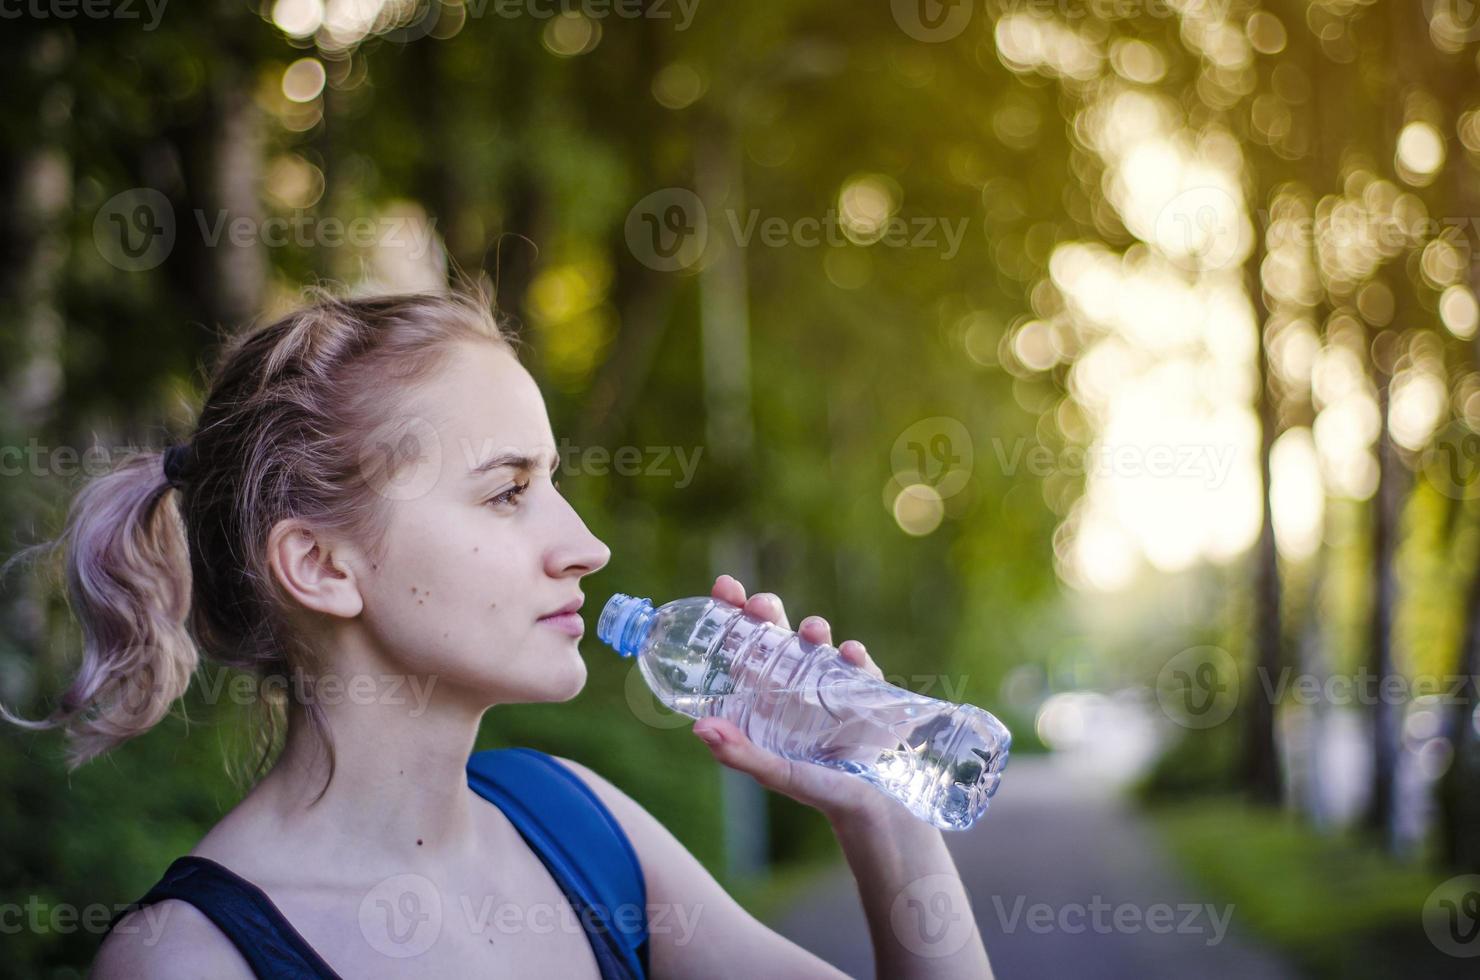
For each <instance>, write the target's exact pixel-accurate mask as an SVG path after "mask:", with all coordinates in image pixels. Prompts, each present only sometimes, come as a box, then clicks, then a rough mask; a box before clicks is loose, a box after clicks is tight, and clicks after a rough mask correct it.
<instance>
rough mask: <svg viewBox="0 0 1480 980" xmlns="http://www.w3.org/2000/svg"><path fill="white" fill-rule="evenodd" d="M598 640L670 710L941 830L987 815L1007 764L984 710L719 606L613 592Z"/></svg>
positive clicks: (999, 733)
mask: <svg viewBox="0 0 1480 980" xmlns="http://www.w3.org/2000/svg"><path fill="white" fill-rule="evenodd" d="M596 635H597V636H598V637H599V638H600V639H601V640H602V642H604V643H606V644H608V645H610V646H611V647H612V648H613V649H615V650H616V651H617V652H618V653H620V654H621V655H622V656H624V657H632V656H636V657H637V662H638V666H639V668H640V669H641V671H642V675H643V677H644V678H645V679H646V680H647V683H648V687H650V688H652V690H653V693H654V694H655V695H657V697H658V699H659V700H661V701H662V702H663V703H664V704H666V705H667V706H668V707H669V708H671V709H672V710H674V711H676V712H679V713H680V714H684V715H688V716H689V717H691V718H706V717H709V716H718V717H721V718H726V719H728V720H730V721H731V722H734V723H735V725H736V726H738V727H739V728H740V730H741V731H743V732H745V734H746V735H747V736H748V737H749V738H750V740H751V741H752V742H754V743H755V744H757V745H759V746H760V747H761V748H763V749H766V750H768V751H770V752H774V753H775V754H777V755H780V756H782V757H784V758H787V759H793V760H797V761H801V762H812V763H816V764H817V765H822V766H828V767H830V768H833V769H840V770H842V771H843V772H847V773H851V774H853V775H855V776H859V777H861V778H863V779H866V780H868V781H869V782H870V783H873V784H874V785H875V786H876V787H878V788H879V789H880V790H882V791H883V792H885V793H887V794H889V795H890V796H892V797H894V798H895V799H897V800H898V801H899V802H900V803H903V804H904V805H905V806H906V807H907V808H908V809H909V810H910V812H912V813H914V814H915V815H916V816H917V817H919V818H920V819H921V820H925V821H927V822H929V823H931V824H933V825H935V826H936V827H939V828H940V829H942V830H965V829H966V828H967V827H970V826H971V825H972V824H973V823H974V822H975V821H976V819H977V818H978V817H980V816H981V815H982V813H983V812H985V811H986V808H987V802H988V801H989V800H990V799H991V797H992V794H993V793H994V792H996V790H997V784H998V782H999V781H1000V780H1001V778H1002V769H1003V767H1004V766H1006V764H1007V754H1008V749H1009V748H1010V747H1011V745H1012V736H1011V734H1009V733H1008V731H1007V729H1006V728H1005V727H1003V725H1002V723H1001V722H1000V721H998V720H997V719H996V718H994V717H993V716H992V715H991V714H989V713H987V712H986V711H983V710H982V709H981V708H977V707H973V706H972V705H969V704H952V703H951V702H949V701H939V700H936V699H935V698H927V697H925V696H923V695H920V694H915V693H913V692H911V691H907V690H905V689H903V688H900V687H895V686H894V685H893V684H888V683H886V682H884V681H881V680H878V679H877V678H875V677H873V676H872V675H870V674H869V673H868V672H867V671H865V670H864V669H863V668H861V667H856V666H854V665H853V664H851V663H849V662H848V661H846V660H844V659H843V657H842V655H841V654H840V653H838V650H837V648H836V647H833V646H830V645H828V644H819V643H810V642H808V641H806V640H804V639H802V638H801V637H800V636H799V635H797V634H796V633H795V632H793V631H791V630H787V629H783V628H781V627H780V626H777V625H776V624H774V623H766V622H762V621H760V620H758V619H755V618H753V617H751V616H747V615H745V614H744V613H743V612H742V611H741V610H740V609H739V608H737V607H736V606H733V605H731V604H730V603H727V602H724V601H722V600H719V599H714V598H710V597H707V596H704V597H695V598H691V599H675V600H674V601H672V602H669V603H667V604H665V605H663V606H661V607H658V608H656V609H655V608H654V607H653V604H652V602H651V601H650V600H648V599H641V598H636V597H633V596H628V595H622V594H620V593H619V594H617V595H614V596H612V597H611V599H610V600H608V601H607V604H606V607H605V608H604V609H602V611H601V617H600V619H599V620H598V622H597V625H596Z"/></svg>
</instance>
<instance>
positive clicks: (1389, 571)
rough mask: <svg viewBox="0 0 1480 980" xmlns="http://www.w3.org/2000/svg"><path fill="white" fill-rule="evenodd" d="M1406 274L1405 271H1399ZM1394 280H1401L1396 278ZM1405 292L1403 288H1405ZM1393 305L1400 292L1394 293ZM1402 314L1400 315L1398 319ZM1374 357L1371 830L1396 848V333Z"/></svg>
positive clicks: (1399, 471) (1377, 346) (1378, 340)
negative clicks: (1392, 415) (1392, 682)
mask: <svg viewBox="0 0 1480 980" xmlns="http://www.w3.org/2000/svg"><path fill="white" fill-rule="evenodd" d="M1398 272H1401V267H1399V268H1398ZM1394 278H1401V275H1396V276H1394ZM1400 288H1401V284H1400ZM1393 302H1394V303H1396V302H1397V293H1396V292H1395V293H1394V300H1393ZM1396 316H1397V314H1395V318H1396ZM1370 336H1371V344H1370V345H1369V350H1370V351H1371V353H1372V356H1371V358H1369V360H1368V368H1369V371H1370V372H1371V380H1372V384H1373V387H1374V388H1375V389H1376V391H1377V416H1378V419H1379V420H1380V421H1379V430H1378V434H1377V491H1376V493H1374V494H1373V496H1372V528H1371V531H1372V594H1371V595H1372V599H1371V601H1372V606H1371V615H1370V620H1369V623H1368V662H1367V667H1368V670H1369V672H1370V673H1371V674H1372V675H1373V676H1374V677H1375V683H1376V684H1377V691H1376V695H1377V696H1375V697H1373V698H1372V796H1371V802H1370V804H1369V806H1368V810H1367V820H1366V824H1367V828H1368V829H1369V830H1371V831H1372V832H1374V833H1376V834H1377V835H1379V836H1380V838H1381V839H1382V841H1383V844H1384V846H1387V847H1391V846H1393V844H1394V843H1395V841H1394V839H1393V830H1394V826H1393V819H1394V816H1395V815H1396V814H1395V806H1394V802H1395V801H1394V789H1395V778H1396V776H1397V766H1398V719H1399V706H1398V705H1396V704H1390V703H1388V701H1387V699H1386V697H1385V696H1384V695H1383V690H1384V689H1385V687H1386V684H1385V681H1386V678H1388V677H1390V676H1392V675H1393V674H1394V673H1395V672H1396V669H1397V668H1396V665H1395V664H1394V662H1393V608H1394V605H1395V604H1396V602H1397V579H1396V574H1395V571H1394V568H1393V559H1394V555H1395V553H1396V551H1397V529H1398V516H1399V510H1400V507H1401V504H1402V499H1403V489H1402V485H1401V481H1402V477H1403V467H1402V463H1401V462H1400V461H1399V459H1398V453H1397V447H1395V446H1394V445H1393V437H1392V432H1391V431H1390V429H1389V428H1388V425H1389V418H1388V415H1389V411H1390V409H1391V404H1392V380H1393V377H1392V372H1393V364H1392V361H1391V358H1392V356H1393V348H1394V347H1395V346H1396V338H1395V336H1394V334H1393V332H1392V331H1389V330H1385V329H1382V328H1378V329H1375V330H1372V331H1370Z"/></svg>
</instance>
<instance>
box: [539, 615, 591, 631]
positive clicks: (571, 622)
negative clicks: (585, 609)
mask: <svg viewBox="0 0 1480 980" xmlns="http://www.w3.org/2000/svg"><path fill="white" fill-rule="evenodd" d="M537 622H540V623H543V624H544V625H546V626H553V627H554V628H555V629H558V630H559V631H560V632H562V633H565V634H567V635H569V636H580V635H581V634H583V633H585V632H586V623H585V621H584V620H582V619H581V614H580V613H573V612H571V613H561V614H560V615H558V616H545V617H542V618H541V619H539V620H537Z"/></svg>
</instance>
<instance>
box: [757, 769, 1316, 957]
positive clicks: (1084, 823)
mask: <svg viewBox="0 0 1480 980" xmlns="http://www.w3.org/2000/svg"><path fill="white" fill-rule="evenodd" d="M946 840H947V842H948V843H949V845H950V848H951V853H952V854H953V856H954V857H955V859H956V866H957V867H958V868H959V869H960V871H961V875H962V878H963V880H964V881H965V883H966V888H967V892H968V894H969V895H970V897H971V905H972V909H973V911H974V912H975V914H976V919H977V923H978V926H979V927H980V929H981V930H982V935H983V937H984V938H985V940H986V943H987V952H988V954H989V955H990V957H991V960H992V967H993V970H994V971H995V973H996V975H997V977H998V978H999V980H1020V978H1039V977H1042V978H1052V980H1061V978H1062V980H1073V978H1079V977H1091V978H1125V980H1146V978H1159V977H1167V978H1183V977H1187V978H1197V980H1205V978H1221V977H1228V978H1236V980H1265V978H1271V980H1283V978H1293V977H1295V976H1296V974H1295V973H1294V972H1292V970H1291V968H1290V967H1288V966H1287V965H1285V964H1284V963H1283V962H1282V961H1281V960H1279V959H1278V958H1277V957H1275V956H1274V955H1273V954H1272V953H1270V952H1269V951H1268V950H1267V949H1265V948H1263V947H1260V946H1258V945H1256V944H1254V943H1253V942H1252V941H1251V940H1250V939H1249V937H1248V931H1247V929H1246V928H1244V927H1243V924H1242V923H1241V922H1240V918H1239V914H1238V910H1237V908H1233V909H1230V908H1228V907H1227V906H1220V905H1212V904H1210V903H1209V902H1208V898H1207V896H1205V895H1203V894H1201V893H1200V892H1199V891H1198V890H1197V889H1196V888H1195V887H1194V886H1193V885H1191V884H1190V883H1189V882H1188V881H1187V880H1185V879H1184V878H1183V877H1182V876H1181V875H1180V874H1179V873H1178V872H1177V870H1176V868H1175V866H1174V865H1173V862H1172V860H1171V858H1170V857H1169V856H1168V855H1167V854H1166V853H1165V849H1164V848H1163V847H1162V846H1161V845H1160V844H1159V843H1158V842H1157V840H1156V839H1155V837H1154V834H1153V831H1152V829H1151V827H1150V826H1149V825H1148V824H1147V823H1146V821H1145V820H1144V818H1142V817H1141V816H1140V815H1138V814H1137V813H1136V811H1135V809H1134V806H1133V805H1132V804H1131V803H1130V802H1128V801H1126V800H1125V799H1123V798H1122V796H1121V794H1120V792H1119V791H1118V789H1117V788H1116V787H1115V786H1113V785H1111V784H1110V783H1108V782H1106V781H1104V780H1102V779H1098V778H1095V777H1094V776H1093V775H1092V773H1090V772H1089V771H1088V770H1085V769H1083V768H1082V767H1080V768H1075V767H1074V765H1073V764H1072V763H1069V762H1064V761H1061V760H1059V759H1058V758H1055V757H1047V758H1045V757H1031V756H1030V757H1020V758H1016V759H1013V760H1012V762H1011V764H1010V765H1009V766H1008V769H1007V772H1006V774H1005V775H1004V776H1003V780H1002V787H1001V789H1000V790H999V793H998V796H997V798H996V799H995V800H994V801H993V803H992V807H991V809H990V810H989V811H988V813H987V815H986V816H985V817H983V818H982V820H981V822H979V823H978V824H977V825H976V827H974V828H973V829H972V830H969V831H966V832H964V833H948V834H946ZM1230 843H1232V842H1230ZM1160 906H1166V907H1169V909H1170V910H1171V911H1169V912H1168V911H1162V910H1161V909H1160V908H1159V907H1160ZM1117 922H1119V923H1120V927H1119V928H1117ZM770 925H771V926H772V928H774V929H776V930H777V931H779V932H781V933H782V934H783V935H785V936H787V937H789V938H791V939H792V940H793V941H795V942H797V943H800V944H801V945H803V946H805V947H807V948H808V949H811V950H813V951H814V952H816V953H817V954H818V955H819V956H821V957H823V958H824V959H826V960H828V961H829V962H831V963H833V964H834V965H836V966H837V967H838V968H839V969H841V970H843V971H845V972H846V973H848V974H849V975H850V976H854V977H865V978H866V977H872V976H873V975H874V974H873V953H872V950H871V948H870V946H869V941H868V929H867V926H866V924H865V922H864V917H863V908H862V906H861V905H860V904H859V901H858V896H857V893H856V890H855V886H854V883H853V878H852V876H851V875H850V874H849V873H848V871H847V869H846V867H841V866H840V867H839V868H837V869H835V870H834V871H832V872H830V873H828V874H827V875H825V876H824V877H822V878H820V879H819V880H818V881H817V882H816V883H815V884H813V885H811V886H809V887H808V889H807V890H806V891H805V892H804V893H803V894H801V895H799V896H798V897H797V898H796V900H795V901H794V902H793V903H792V904H790V905H789V906H788V907H787V908H785V909H783V910H782V911H780V912H779V913H778V914H777V915H774V916H772V917H771V920H770ZM1153 926H1154V927H1155V929H1156V931H1153V929H1152V927H1153ZM1169 930H1170V931H1169Z"/></svg>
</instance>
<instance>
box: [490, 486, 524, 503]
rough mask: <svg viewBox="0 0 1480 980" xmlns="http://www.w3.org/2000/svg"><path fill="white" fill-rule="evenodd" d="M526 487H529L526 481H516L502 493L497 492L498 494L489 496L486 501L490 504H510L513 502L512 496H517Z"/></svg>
mask: <svg viewBox="0 0 1480 980" xmlns="http://www.w3.org/2000/svg"><path fill="white" fill-rule="evenodd" d="M528 489H529V484H528V483H516V484H514V485H513V486H512V487H510V488H509V489H507V490H505V491H504V492H503V493H501V494H499V495H498V496H496V497H490V498H489V500H488V503H490V504H512V503H513V502H514V498H515V497H518V496H519V495H520V494H521V493H523V492H524V491H526V490H528Z"/></svg>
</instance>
